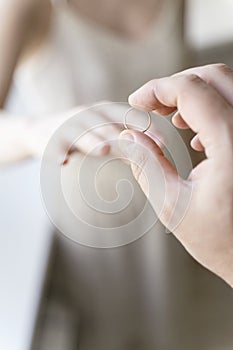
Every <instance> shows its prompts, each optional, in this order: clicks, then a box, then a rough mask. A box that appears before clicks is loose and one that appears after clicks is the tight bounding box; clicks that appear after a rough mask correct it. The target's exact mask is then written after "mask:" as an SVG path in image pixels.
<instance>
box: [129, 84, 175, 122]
mask: <svg viewBox="0 0 233 350" xmlns="http://www.w3.org/2000/svg"><path fill="white" fill-rule="evenodd" d="M155 81H156V79H154V80H151V81H149V82H148V83H146V84H145V85H143V86H142V87H140V88H139V89H138V90H136V91H135V92H134V93H133V94H131V95H130V96H129V98H128V102H129V104H130V105H131V106H132V107H134V108H136V109H140V110H142V111H148V112H149V111H155V112H156V113H157V114H159V115H169V114H171V113H172V112H174V111H175V110H176V107H175V106H167V105H164V104H162V103H161V102H160V101H159V100H158V98H157V95H156V92H155V89H154V88H155Z"/></svg>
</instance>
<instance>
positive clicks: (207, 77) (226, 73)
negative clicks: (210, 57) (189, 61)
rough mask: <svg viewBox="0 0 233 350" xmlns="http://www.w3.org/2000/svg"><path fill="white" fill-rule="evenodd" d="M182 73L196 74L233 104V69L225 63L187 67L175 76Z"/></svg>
mask: <svg viewBox="0 0 233 350" xmlns="http://www.w3.org/2000/svg"><path fill="white" fill-rule="evenodd" d="M181 74H185V75H190V74H195V75H197V76H199V77H200V78H201V79H202V80H204V81H205V82H206V83H207V84H209V85H211V86H212V87H213V88H215V89H216V90H217V91H218V93H219V94H220V95H222V96H223V97H224V98H225V100H226V101H227V102H228V103H230V104H231V106H233V94H232V90H233V70H232V69H231V68H230V67H228V66H227V65H225V64H223V63H217V64H209V65H206V66H202V67H194V68H189V69H186V70H185V71H183V72H180V73H177V74H175V75H174V76H179V75H181Z"/></svg>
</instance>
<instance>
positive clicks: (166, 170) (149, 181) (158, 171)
mask: <svg viewBox="0 0 233 350" xmlns="http://www.w3.org/2000/svg"><path fill="white" fill-rule="evenodd" d="M119 146H120V149H121V151H122V153H123V155H124V156H125V157H126V160H127V161H129V162H130V165H131V169H132V172H133V175H134V177H135V179H136V181H137V182H138V183H139V185H140V186H141V188H142V190H143V192H144V193H145V195H146V196H147V198H148V199H149V201H150V203H151V205H152V206H153V208H154V210H155V212H156V214H157V215H158V218H159V219H160V221H161V222H162V223H163V224H164V225H165V226H166V227H168V228H169V230H170V231H172V230H174V229H175V227H176V226H177V225H178V224H179V222H180V221H181V219H182V217H183V214H184V212H185V211H184V208H187V205H186V204H187V201H186V203H184V197H183V193H184V192H186V191H185V187H187V186H185V181H184V180H183V179H181V178H180V177H179V175H178V173H177V171H176V169H175V168H174V167H173V165H172V164H171V163H170V162H169V161H168V159H167V158H166V157H165V156H164V154H163V152H162V151H161V149H160V148H159V147H158V145H157V144H156V143H155V142H154V141H153V140H152V139H151V138H150V137H149V136H147V135H145V134H143V133H141V132H139V131H135V130H125V131H123V132H122V133H121V134H120V145H119ZM185 198H187V196H185ZM182 208H183V209H182Z"/></svg>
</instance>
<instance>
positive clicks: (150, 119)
mask: <svg viewBox="0 0 233 350" xmlns="http://www.w3.org/2000/svg"><path fill="white" fill-rule="evenodd" d="M133 109H134V108H133V107H132V108H130V109H128V111H127V112H126V113H125V116H124V127H125V129H130V128H129V127H128V125H127V121H126V117H127V115H128V114H129V112H131V111H132V110H133ZM147 115H148V117H149V122H148V125H147V127H146V128H145V129H144V130H141V132H143V133H145V132H146V131H147V130H148V129H149V128H150V126H151V123H152V117H151V114H150V112H147ZM139 131H140V130H139Z"/></svg>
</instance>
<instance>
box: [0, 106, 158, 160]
mask: <svg viewBox="0 0 233 350" xmlns="http://www.w3.org/2000/svg"><path fill="white" fill-rule="evenodd" d="M128 109H129V106H128V105H127V104H123V103H112V102H106V101H105V102H99V103H98V104H96V105H95V106H93V107H84V106H80V107H77V108H75V109H72V110H70V111H68V112H64V113H62V114H56V115H49V116H43V117H38V118H36V119H35V118H33V117H32V118H25V117H20V116H18V117H15V118H13V117H12V116H8V115H7V113H4V112H2V113H1V117H0V149H1V154H0V164H1V163H10V162H14V161H17V160H20V159H24V158H28V157H37V158H38V157H39V158H40V157H42V155H43V154H44V152H45V150H46V146H47V144H48V143H51V142H53V141H54V142H55V143H56V151H55V153H53V156H52V159H51V161H55V162H57V163H59V164H66V163H67V162H68V159H69V157H70V156H71V154H72V153H73V152H81V153H83V154H86V155H91V156H104V155H106V154H108V153H109V152H111V153H113V154H114V155H117V156H119V154H120V152H119V149H118V137H119V135H120V132H121V131H122V130H123V129H124V126H123V121H124V115H125V113H126V111H127V110H128ZM131 120H133V123H134V125H135V126H138V128H139V129H140V128H143V125H141V124H143V123H145V122H146V123H147V120H146V119H145V116H144V114H141V115H140V114H139V113H137V111H134V113H132V116H130V115H129V122H131ZM148 135H150V137H151V138H153V139H154V140H155V141H156V142H157V143H158V144H159V145H160V146H161V142H160V141H159V132H158V130H157V127H156V126H155V123H154V122H152V125H151V128H150V131H148Z"/></svg>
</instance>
